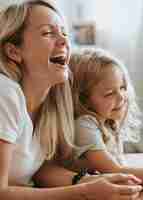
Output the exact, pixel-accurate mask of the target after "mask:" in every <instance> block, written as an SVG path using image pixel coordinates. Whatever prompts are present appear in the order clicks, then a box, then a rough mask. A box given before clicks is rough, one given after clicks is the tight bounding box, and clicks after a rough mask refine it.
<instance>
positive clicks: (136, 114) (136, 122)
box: [69, 49, 141, 141]
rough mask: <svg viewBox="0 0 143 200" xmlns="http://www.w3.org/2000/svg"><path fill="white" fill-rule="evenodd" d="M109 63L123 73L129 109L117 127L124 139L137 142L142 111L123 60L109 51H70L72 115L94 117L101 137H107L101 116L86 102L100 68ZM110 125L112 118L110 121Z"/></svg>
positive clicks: (98, 75) (98, 78) (96, 80)
mask: <svg viewBox="0 0 143 200" xmlns="http://www.w3.org/2000/svg"><path fill="white" fill-rule="evenodd" d="M109 65H112V66H115V67H118V68H119V69H120V70H121V71H122V72H123V75H124V81H125V84H126V86H127V93H128V111H127V114H126V116H125V119H124V122H123V124H122V126H121V129H120V134H121V137H122V138H123V139H124V140H132V141H138V140H139V135H140V127H141V113H140V110H139V107H138V105H137V99H136V95H135V91H134V88H133V85H132V83H131V80H130V78H129V74H128V71H127V69H126V68H125V66H124V65H123V63H121V62H120V61H119V60H118V59H117V58H115V57H113V55H111V54H110V53H109V52H107V51H105V50H103V49H94V50H85V51H83V52H82V51H81V52H78V53H73V54H72V56H71V59H70V64H69V66H70V69H71V71H72V72H73V76H74V82H73V85H72V94H73V102H74V115H75V118H78V117H80V116H81V115H90V116H93V117H95V118H96V119H97V120H95V122H96V123H97V125H98V127H99V128H101V129H102V132H103V136H105V137H104V139H105V140H106V139H108V138H107V137H106V136H107V135H108V134H106V133H105V132H106V131H105V129H104V127H103V126H102V127H101V124H102V123H100V117H99V116H98V114H97V113H95V112H94V111H93V110H92V108H91V107H90V106H89V103H88V96H89V91H91V88H92V87H94V85H95V84H97V82H98V80H100V76H101V74H100V72H101V70H102V68H104V67H108V66H109ZM109 123H110V125H113V126H114V124H112V121H110V120H109Z"/></svg>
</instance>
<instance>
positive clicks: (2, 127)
mask: <svg viewBox="0 0 143 200" xmlns="http://www.w3.org/2000/svg"><path fill="white" fill-rule="evenodd" d="M21 92H22V91H20V88H18V87H17V88H16V87H15V88H14V87H9V85H8V86H7V87H6V88H2V89H1V91H0V139H2V140H5V141H7V142H10V143H16V139H17V138H18V137H19V135H20V132H21V128H22V122H23V120H22V99H21Z"/></svg>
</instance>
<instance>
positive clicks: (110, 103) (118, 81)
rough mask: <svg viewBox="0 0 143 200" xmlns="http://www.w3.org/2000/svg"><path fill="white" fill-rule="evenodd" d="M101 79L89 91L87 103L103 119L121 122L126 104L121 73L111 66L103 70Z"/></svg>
mask: <svg viewBox="0 0 143 200" xmlns="http://www.w3.org/2000/svg"><path fill="white" fill-rule="evenodd" d="M101 77H102V78H101V80H100V81H99V82H98V83H97V85H96V86H95V87H93V89H92V91H91V94H90V97H89V102H90V104H91V105H92V108H93V109H94V110H95V111H96V112H97V113H98V114H100V116H102V117H103V118H104V119H113V120H118V121H122V120H123V118H124V116H125V114H126V112H127V104H128V101H127V99H128V98H127V89H126V84H125V81H124V76H123V73H122V72H121V70H120V69H119V68H118V67H116V66H115V67H113V66H112V65H111V66H108V67H107V68H106V69H103V71H102V72H101Z"/></svg>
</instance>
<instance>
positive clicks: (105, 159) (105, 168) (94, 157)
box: [84, 150, 143, 180]
mask: <svg viewBox="0 0 143 200" xmlns="http://www.w3.org/2000/svg"><path fill="white" fill-rule="evenodd" d="M84 159H85V160H86V162H85V163H86V167H87V168H89V169H92V170H93V169H95V170H97V171H99V172H101V173H127V174H134V175H135V176H137V177H138V178H140V179H142V180H143V168H131V167H126V166H122V165H120V164H119V163H117V162H116V161H115V160H114V159H113V158H112V155H111V154H110V153H108V152H107V151H105V150H103V151H100V150H99V151H90V150H89V151H88V152H86V153H85V156H84ZM133 162H134V161H133Z"/></svg>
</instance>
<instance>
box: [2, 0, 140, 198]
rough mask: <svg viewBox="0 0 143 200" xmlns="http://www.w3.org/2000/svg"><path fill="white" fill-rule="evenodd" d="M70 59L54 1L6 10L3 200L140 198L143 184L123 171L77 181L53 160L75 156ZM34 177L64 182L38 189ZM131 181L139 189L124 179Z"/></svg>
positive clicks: (41, 0)
mask: <svg viewBox="0 0 143 200" xmlns="http://www.w3.org/2000/svg"><path fill="white" fill-rule="evenodd" d="M69 56H70V53H69V44H68V38H67V34H66V32H65V29H64V26H63V19H62V17H61V15H60V14H59V12H58V10H57V7H56V6H55V4H53V2H52V1H46V0H35V1H34V0H33V1H28V0H27V1H24V2H23V3H17V4H16V3H15V4H10V5H9V6H7V7H5V8H1V12H0V88H1V90H0V199H3V200H22V199H27V200H46V199H49V200H50V199H54V200H64V199H65V200H66V199H70V200H75V199H78V200H83V199H89V200H90V199H97V200H98V199H99V200H102V199H105V196H106V197H107V198H106V199H112V200H117V199H119V200H121V199H129V198H132V199H137V197H138V195H139V191H140V190H141V189H142V187H140V186H139V185H138V184H139V183H140V180H139V179H138V178H136V177H135V176H132V175H129V176H128V175H127V176H125V175H119V174H118V175H110V176H105V177H97V178H96V177H87V176H86V175H85V176H84V178H83V180H82V179H81V178H82V177H81V176H80V179H81V180H80V181H81V182H83V183H82V184H77V185H73V186H72V180H76V182H77V181H79V177H78V176H77V175H76V174H75V173H74V172H71V171H68V170H66V169H64V168H62V167H61V166H58V165H57V164H53V163H55V162H54V160H58V161H62V160H65V159H70V157H71V154H72V148H73V140H74V134H73V133H74V128H73V111H72V100H71V92H70V88H69V83H68V78H69V69H68V65H67V64H68V61H69ZM45 160H48V161H49V162H48V164H47V163H44V161H45ZM32 178H33V179H34V180H35V182H36V183H37V184H38V185H40V187H42V186H43V187H48V186H63V187H60V188H57V187H55V188H53V189H48V188H45V189H40V188H39V189H38V188H33V187H30V185H29V184H30V182H31V180H32ZM77 178H78V179H77ZM91 180H92V181H91ZM80 181H79V182H80ZM130 181H132V182H134V186H132V185H130V184H129V185H126V186H123V185H121V186H120V185H117V184H116V183H119V182H120V183H123V184H124V183H128V182H130ZM79 182H78V183H79ZM87 182H88V183H87ZM103 188H104V192H103V193H101V190H103Z"/></svg>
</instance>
